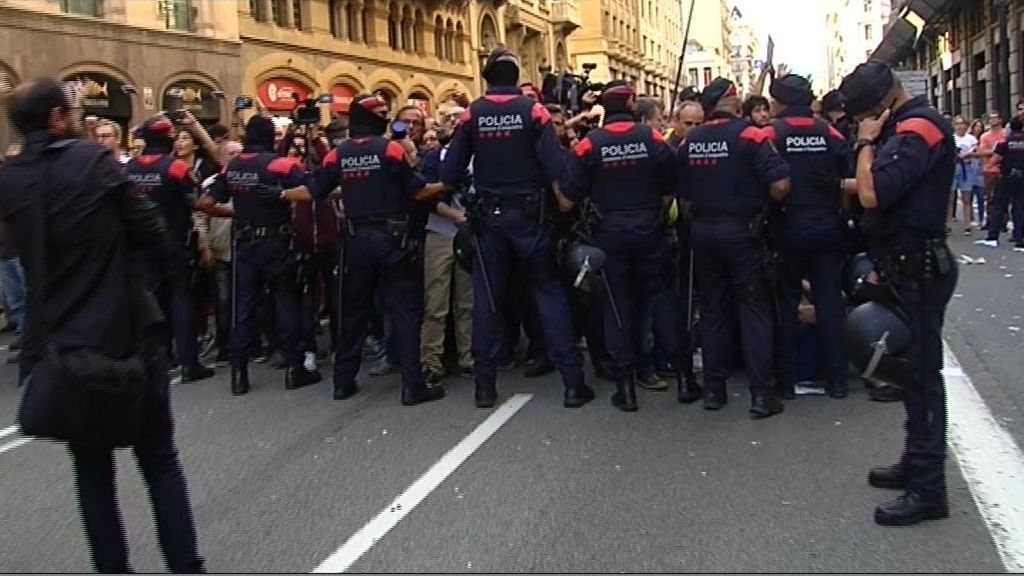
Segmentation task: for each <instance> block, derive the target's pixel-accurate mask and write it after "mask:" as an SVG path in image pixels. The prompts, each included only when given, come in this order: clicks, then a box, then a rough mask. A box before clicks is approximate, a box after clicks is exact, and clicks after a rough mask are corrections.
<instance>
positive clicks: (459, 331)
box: [420, 231, 473, 373]
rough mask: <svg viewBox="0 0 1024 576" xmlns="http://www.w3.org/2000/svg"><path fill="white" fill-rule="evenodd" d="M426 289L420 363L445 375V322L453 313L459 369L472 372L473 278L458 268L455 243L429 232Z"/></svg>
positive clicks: (425, 246) (426, 252) (424, 285)
mask: <svg viewBox="0 0 1024 576" xmlns="http://www.w3.org/2000/svg"><path fill="white" fill-rule="evenodd" d="M453 281H454V283H455V285H454V288H453V286H452V282H453ZM423 288H424V290H423V294H424V311H423V329H422V331H421V332H420V359H421V360H422V362H423V367H424V368H425V369H427V370H433V371H436V372H442V373H443V370H442V364H441V357H442V355H443V354H444V329H445V320H446V319H447V317H448V312H449V311H451V312H452V315H453V316H454V319H455V343H456V345H457V346H458V352H459V367H460V368H471V367H472V366H473V277H472V276H471V275H470V274H469V273H468V272H466V271H465V270H463V269H462V267H461V266H459V265H458V264H456V262H455V249H454V248H453V246H452V240H451V239H450V238H445V237H444V236H442V235H440V234H435V233H433V232H429V231H428V232H427V238H426V240H425V241H424V245H423ZM453 295H454V299H453V298H452V296H453Z"/></svg>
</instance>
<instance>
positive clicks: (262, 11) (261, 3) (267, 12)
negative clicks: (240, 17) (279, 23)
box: [252, 0, 274, 22]
mask: <svg viewBox="0 0 1024 576" xmlns="http://www.w3.org/2000/svg"><path fill="white" fill-rule="evenodd" d="M256 4H257V6H258V7H259V12H258V14H253V15H252V17H253V19H255V20H259V21H260V22H273V21H274V14H273V12H274V5H273V3H271V1H270V0H256Z"/></svg>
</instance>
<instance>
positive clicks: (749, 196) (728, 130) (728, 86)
mask: <svg viewBox="0 0 1024 576" xmlns="http://www.w3.org/2000/svg"><path fill="white" fill-rule="evenodd" d="M701 105H702V106H703V107H704V110H705V114H706V117H707V119H708V120H707V121H705V122H704V124H703V125H701V126H699V127H697V128H694V129H693V131H692V132H690V134H689V135H688V136H687V139H686V142H684V143H683V145H682V146H681V147H680V148H679V152H678V158H679V168H680V172H681V173H680V182H679V191H680V195H681V197H682V199H683V200H684V201H687V202H690V205H691V214H692V216H693V226H692V232H691V242H692V245H693V250H694V258H696V267H695V269H696V270H697V271H699V274H698V277H697V279H698V284H697V288H698V290H697V292H698V295H699V298H700V311H701V326H702V329H703V330H704V334H703V339H702V341H701V342H702V351H703V355H704V390H705V396H704V408H705V409H706V410H718V409H720V408H721V407H722V406H723V405H724V404H725V403H726V401H727V396H726V387H725V382H726V379H727V378H728V376H729V363H730V359H731V357H732V350H733V347H732V343H733V339H732V338H730V332H731V323H732V319H733V318H734V317H735V316H734V310H733V309H732V306H734V305H735V306H736V308H737V310H735V312H736V315H738V317H739V320H740V329H741V330H742V340H743V352H744V359H745V361H746V368H747V371H748V372H749V375H750V391H751V394H752V401H751V407H750V413H751V414H752V415H754V416H755V417H758V418H767V417H770V416H772V415H774V414H778V413H780V412H782V410H783V406H782V402H781V401H780V400H779V397H778V395H777V392H776V390H775V377H774V362H773V353H774V349H773V347H772V342H773V333H772V312H771V311H772V304H771V295H770V292H769V287H768V282H767V280H766V278H765V262H764V256H765V248H764V240H763V238H762V231H761V229H760V228H761V226H762V225H763V214H764V212H765V211H766V209H767V207H768V206H769V205H770V202H771V201H772V200H774V201H776V202H780V201H782V200H783V199H784V198H785V197H786V194H788V193H789V166H788V165H787V164H786V162H785V161H783V160H782V158H780V157H779V154H778V152H777V151H776V150H775V147H774V145H773V144H772V142H771V139H770V138H769V137H768V135H767V134H765V133H764V132H763V131H762V130H761V129H760V128H757V127H755V126H753V125H751V124H750V123H749V122H747V121H745V120H743V119H742V118H740V116H739V114H740V101H739V98H738V97H737V94H736V86H735V85H734V84H733V83H732V82H730V81H729V80H726V79H725V78H717V79H716V80H715V81H714V82H712V83H711V85H710V86H708V88H707V89H706V90H704V93H703V94H702V95H701Z"/></svg>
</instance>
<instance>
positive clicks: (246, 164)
mask: <svg viewBox="0 0 1024 576" xmlns="http://www.w3.org/2000/svg"><path fill="white" fill-rule="evenodd" d="M273 150H274V123H273V122H272V121H271V120H270V118H267V117H265V116H254V117H253V118H252V119H251V120H249V123H248V124H247V125H246V128H245V141H244V143H243V148H242V153H241V154H240V155H238V156H237V157H236V158H234V159H232V160H231V162H229V163H228V165H227V166H225V167H224V172H223V177H222V178H221V180H220V181H219V182H218V183H217V184H216V185H215V186H213V187H212V189H211V193H210V195H209V196H206V197H204V201H203V208H204V209H211V208H212V207H213V204H214V203H215V202H218V203H226V202H228V201H230V202H232V204H233V206H234V211H235V218H234V239H235V250H234V251H233V254H232V263H233V264H234V266H235V274H234V285H235V295H234V300H233V301H234V303H235V310H234V314H233V323H234V326H233V327H232V330H231V393H232V394H235V395H241V394H246V393H248V392H249V345H250V343H251V341H252V338H253V335H254V333H255V329H256V326H255V318H256V305H257V302H258V300H259V295H260V291H261V290H262V288H263V286H265V285H267V284H269V285H270V291H271V293H272V295H273V298H274V314H275V316H276V319H277V326H278V330H279V332H280V339H281V340H280V342H281V354H282V355H283V356H284V359H285V361H286V362H287V364H288V369H287V371H286V372H285V380H284V386H285V388H286V389H288V390H293V389H296V388H301V387H303V386H306V385H308V384H315V383H316V382H319V381H320V373H319V372H317V371H315V370H313V371H310V370H306V369H305V367H303V349H302V348H303V340H302V333H301V327H300V324H299V299H298V286H297V283H296V266H297V262H296V260H295V256H294V254H292V252H291V246H290V243H291V238H292V227H291V208H290V204H289V203H290V202H308V201H309V200H310V198H311V197H310V194H309V190H308V189H307V188H306V175H305V172H304V171H303V170H302V167H301V166H300V165H299V164H298V163H297V162H296V161H295V160H294V159H290V158H282V157H279V156H278V155H277V154H275V153H274V152H273Z"/></svg>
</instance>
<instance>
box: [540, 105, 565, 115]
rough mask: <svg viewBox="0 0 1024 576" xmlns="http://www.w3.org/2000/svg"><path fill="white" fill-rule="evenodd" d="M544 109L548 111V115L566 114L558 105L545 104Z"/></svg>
mask: <svg viewBox="0 0 1024 576" xmlns="http://www.w3.org/2000/svg"><path fill="white" fill-rule="evenodd" d="M544 109H545V110H547V111H548V114H565V110H564V109H562V107H561V106H559V105H558V104H545V105H544Z"/></svg>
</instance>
